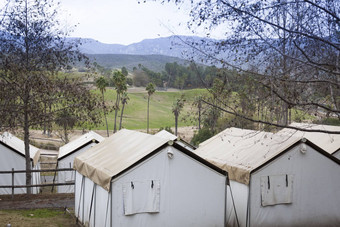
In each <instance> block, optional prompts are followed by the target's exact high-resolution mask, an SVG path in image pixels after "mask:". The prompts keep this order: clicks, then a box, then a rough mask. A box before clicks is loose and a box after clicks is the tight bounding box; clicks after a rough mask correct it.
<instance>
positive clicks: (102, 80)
mask: <svg viewBox="0 0 340 227" xmlns="http://www.w3.org/2000/svg"><path fill="white" fill-rule="evenodd" d="M107 86H108V82H107V80H106V79H105V78H104V77H103V76H101V77H99V78H98V79H97V80H96V87H97V88H98V89H99V90H100V92H101V93H102V97H103V106H104V117H105V123H106V133H107V137H109V126H108V124H107V118H106V106H105V98H104V92H105V91H106V87H107Z"/></svg>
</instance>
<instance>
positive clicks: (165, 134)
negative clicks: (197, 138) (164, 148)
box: [155, 129, 177, 140]
mask: <svg viewBox="0 0 340 227" xmlns="http://www.w3.org/2000/svg"><path fill="white" fill-rule="evenodd" d="M155 136H158V137H161V138H164V139H169V140H176V139H177V136H175V135H174V134H172V133H170V132H168V131H166V130H164V129H163V130H162V131H159V132H157V133H156V134H155Z"/></svg>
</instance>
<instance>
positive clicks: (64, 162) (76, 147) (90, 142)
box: [57, 131, 104, 193]
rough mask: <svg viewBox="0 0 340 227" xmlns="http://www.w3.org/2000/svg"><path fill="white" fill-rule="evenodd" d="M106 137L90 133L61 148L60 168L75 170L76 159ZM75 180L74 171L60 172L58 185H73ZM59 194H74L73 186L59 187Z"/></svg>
mask: <svg viewBox="0 0 340 227" xmlns="http://www.w3.org/2000/svg"><path fill="white" fill-rule="evenodd" d="M103 140H104V137H102V136H101V135H99V134H97V133H95V132H93V131H90V132H88V133H86V134H84V135H82V136H80V137H78V138H77V139H75V140H73V141H71V142H69V143H67V144H65V145H64V146H62V147H60V148H59V154H58V168H73V160H74V158H75V157H76V156H77V155H79V154H81V153H82V152H84V151H86V150H88V149H89V148H91V147H93V146H95V145H96V144H98V143H99V142H101V141H103ZM74 180H75V172H74V171H59V172H58V175H57V181H58V183H71V182H74ZM57 192H58V193H73V192H74V186H73V185H63V186H58V189H57Z"/></svg>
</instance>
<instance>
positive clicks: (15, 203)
mask: <svg viewBox="0 0 340 227" xmlns="http://www.w3.org/2000/svg"><path fill="white" fill-rule="evenodd" d="M65 207H67V208H74V194H38V195H26V194H23V195H15V196H14V198H13V199H12V196H11V195H1V196H0V210H11V209H15V210H16V209H39V208H65Z"/></svg>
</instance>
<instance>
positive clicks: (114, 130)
mask: <svg viewBox="0 0 340 227" xmlns="http://www.w3.org/2000/svg"><path fill="white" fill-rule="evenodd" d="M119 99H120V96H119V94H118V93H117V99H116V107H115V122H114V127H113V133H116V132H117V115H118V107H119Z"/></svg>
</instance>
